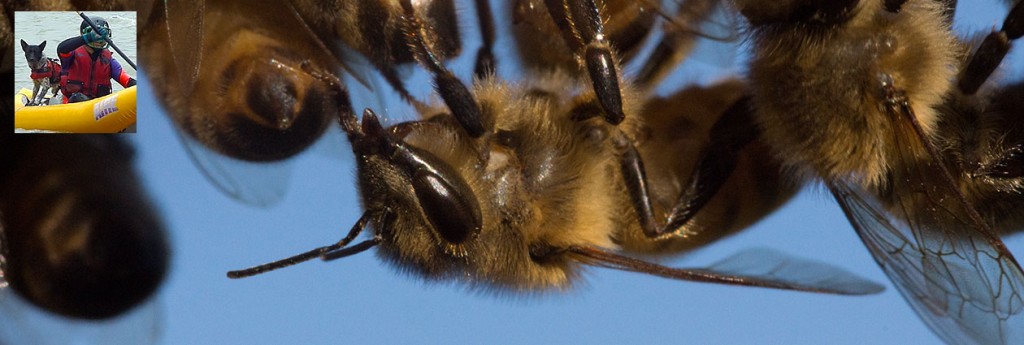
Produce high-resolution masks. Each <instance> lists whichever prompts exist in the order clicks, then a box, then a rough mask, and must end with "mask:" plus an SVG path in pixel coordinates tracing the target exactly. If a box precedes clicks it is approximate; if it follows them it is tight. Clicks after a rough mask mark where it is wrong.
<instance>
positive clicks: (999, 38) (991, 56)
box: [957, 1, 1024, 95]
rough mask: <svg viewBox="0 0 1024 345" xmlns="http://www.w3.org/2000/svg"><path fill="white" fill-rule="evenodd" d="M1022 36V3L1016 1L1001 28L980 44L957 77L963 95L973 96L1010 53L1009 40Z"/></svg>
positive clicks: (1023, 9)
mask: <svg viewBox="0 0 1024 345" xmlns="http://www.w3.org/2000/svg"><path fill="white" fill-rule="evenodd" d="M1021 35H1024V1H1018V2H1017V4H1016V5H1014V6H1013V9H1011V10H1010V13H1009V14H1008V15H1007V16H1006V20H1005V21H1003V28H1002V29H1000V30H999V31H993V32H992V33H990V34H989V35H988V36H986V37H985V40H984V41H982V42H981V46H979V47H978V50H976V51H974V54H972V55H971V58H970V60H969V62H968V63H967V65H966V66H965V67H964V69H963V70H961V71H960V75H959V76H958V79H959V81H958V82H957V87H958V88H959V89H960V92H962V93H963V94H965V95H973V94H974V93H975V92H977V91H978V88H980V87H981V84H984V83H985V81H986V80H988V77H989V76H990V75H992V72H993V71H995V69H996V67H999V64H1000V63H1001V62H1002V61H1003V58H1004V57H1006V53H1007V52H1009V51H1010V40H1015V39H1018V38H1020V37H1021Z"/></svg>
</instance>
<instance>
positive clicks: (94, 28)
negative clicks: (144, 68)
mask: <svg viewBox="0 0 1024 345" xmlns="http://www.w3.org/2000/svg"><path fill="white" fill-rule="evenodd" d="M78 15H79V16H81V17H82V19H85V22H86V23H89V26H91V27H92V30H93V31H94V32H100V28H99V27H97V26H96V23H93V22H92V19H89V17H87V16H86V15H85V14H84V13H82V12H78ZM103 40H104V41H107V43H109V44H110V46H111V47H113V48H114V51H116V52H117V53H118V54H119V55H121V57H122V58H124V60H125V61H128V64H129V65H131V66H132V68H133V69H135V70H136V71H138V70H139V68H138V67H135V62H132V59H129V58H128V56H127V55H124V52H121V49H120V48H118V47H117V45H116V44H114V41H111V40H110V37H107V35H103Z"/></svg>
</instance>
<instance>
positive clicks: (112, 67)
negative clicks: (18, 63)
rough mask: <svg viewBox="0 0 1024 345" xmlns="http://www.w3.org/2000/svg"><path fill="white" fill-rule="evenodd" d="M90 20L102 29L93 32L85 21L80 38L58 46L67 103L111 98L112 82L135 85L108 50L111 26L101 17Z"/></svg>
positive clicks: (62, 91) (128, 85) (62, 87)
mask: <svg viewBox="0 0 1024 345" xmlns="http://www.w3.org/2000/svg"><path fill="white" fill-rule="evenodd" d="M90 19H92V21H93V23H95V24H96V26H97V27H99V30H100V32H96V31H94V30H93V29H92V26H90V25H89V23H87V22H85V21H82V25H81V26H80V27H79V31H80V32H81V33H82V35H81V36H76V37H72V38H69V39H66V40H64V41H63V42H61V43H60V44H59V45H57V55H58V56H59V57H60V63H61V68H62V70H61V72H60V74H61V77H60V90H61V93H63V94H64V103H74V102H81V101H87V100H90V99H93V98H96V97H103V96H106V95H109V94H110V88H111V85H112V84H111V82H110V80H111V79H113V80H116V81H117V83H118V84H121V86H123V87H130V86H133V85H135V78H132V77H131V76H129V75H128V73H126V72H125V71H124V69H122V68H121V64H120V63H118V62H117V60H116V59H114V57H113V55H111V54H110V50H107V45H108V44H107V41H105V40H104V39H103V37H104V36H105V37H112V36H111V32H110V25H109V24H107V21H106V20H105V19H103V18H100V17H96V16H92V17H90Z"/></svg>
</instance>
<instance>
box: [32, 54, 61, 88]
mask: <svg viewBox="0 0 1024 345" xmlns="http://www.w3.org/2000/svg"><path fill="white" fill-rule="evenodd" d="M43 78H49V79H50V84H51V85H57V83H59V82H60V63H59V62H57V59H46V64H44V65H43V68H40V69H34V70H32V79H33V80H35V79H43Z"/></svg>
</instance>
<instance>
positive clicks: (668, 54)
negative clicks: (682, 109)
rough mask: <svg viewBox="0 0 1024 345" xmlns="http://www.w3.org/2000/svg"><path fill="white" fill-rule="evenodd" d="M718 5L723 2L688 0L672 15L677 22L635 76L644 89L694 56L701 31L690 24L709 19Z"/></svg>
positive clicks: (668, 30)
mask: <svg viewBox="0 0 1024 345" xmlns="http://www.w3.org/2000/svg"><path fill="white" fill-rule="evenodd" d="M717 6H720V4H719V3H718V2H716V1H686V2H683V3H682V4H680V5H679V10H678V11H677V12H676V15H675V16H674V17H672V18H671V22H673V23H677V25H666V28H665V34H664V36H662V37H661V41H659V42H658V45H657V46H655V47H654V51H652V52H651V54H650V55H649V56H647V59H646V60H645V61H644V64H643V66H642V67H641V68H640V73H639V74H638V75H637V77H636V78H635V79H634V82H635V83H636V84H637V86H639V87H641V88H644V89H651V88H654V87H655V86H658V84H659V83H661V81H662V80H663V79H665V77H666V76H668V73H669V72H671V69H672V68H673V67H675V66H676V65H678V64H679V62H681V61H683V59H685V58H686V57H687V56H688V55H690V52H692V51H693V48H694V47H696V45H697V39H699V38H700V33H699V32H697V31H696V30H689V29H687V27H688V26H689V24H696V23H698V22H700V21H701V20H703V19H704V18H707V17H708V15H710V13H711V12H712V11H713V10H714V9H715V8H716V7H717Z"/></svg>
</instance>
